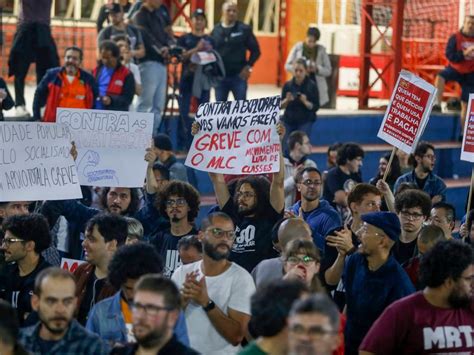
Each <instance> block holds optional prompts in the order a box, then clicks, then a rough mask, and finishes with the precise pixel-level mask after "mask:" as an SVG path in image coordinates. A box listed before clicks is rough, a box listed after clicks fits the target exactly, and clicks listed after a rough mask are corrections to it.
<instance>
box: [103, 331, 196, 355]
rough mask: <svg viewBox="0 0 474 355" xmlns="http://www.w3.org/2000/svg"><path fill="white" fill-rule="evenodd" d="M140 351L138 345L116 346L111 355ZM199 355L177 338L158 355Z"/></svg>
mask: <svg viewBox="0 0 474 355" xmlns="http://www.w3.org/2000/svg"><path fill="white" fill-rule="evenodd" d="M137 350H138V344H137V343H132V344H126V345H123V346H116V347H115V348H113V349H112V351H111V352H110V355H133V354H135V353H136V352H137ZM197 354H199V353H198V352H197V351H195V350H194V349H191V348H188V347H187V346H185V345H183V344H181V343H180V342H179V341H178V340H176V337H175V336H174V335H173V337H172V338H171V339H170V341H169V342H167V343H166V344H165V346H164V347H163V348H161V350H160V351H159V352H158V353H157V354H156V355H197Z"/></svg>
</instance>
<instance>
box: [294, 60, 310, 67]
mask: <svg viewBox="0 0 474 355" xmlns="http://www.w3.org/2000/svg"><path fill="white" fill-rule="evenodd" d="M293 65H302V66H303V68H305V69H308V64H306V60H305V59H304V58H298V59H296V60H295V61H294V62H293Z"/></svg>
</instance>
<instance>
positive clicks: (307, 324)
mask: <svg viewBox="0 0 474 355" xmlns="http://www.w3.org/2000/svg"><path fill="white" fill-rule="evenodd" d="M339 323H340V316H339V310H338V309H337V307H336V305H335V304H334V303H333V302H332V301H331V299H329V298H328V297H327V296H326V295H325V294H322V293H320V294H315V295H313V296H311V297H308V298H303V299H302V300H300V301H297V302H295V304H293V307H292V308H291V312H290V316H289V318H288V330H289V331H288V333H289V334H288V335H289V336H288V354H289V355H331V354H333V353H334V351H335V350H336V349H337V348H338V347H339V345H340V342H341V339H340V337H339V336H338V330H339Z"/></svg>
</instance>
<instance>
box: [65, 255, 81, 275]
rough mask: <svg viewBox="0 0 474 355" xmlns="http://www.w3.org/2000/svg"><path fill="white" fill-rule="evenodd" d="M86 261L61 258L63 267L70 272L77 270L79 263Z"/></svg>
mask: <svg viewBox="0 0 474 355" xmlns="http://www.w3.org/2000/svg"><path fill="white" fill-rule="evenodd" d="M84 263H85V261H84V260H76V259H69V258H61V269H64V270H68V271H69V272H74V271H76V269H77V267H78V266H79V265H81V264H84Z"/></svg>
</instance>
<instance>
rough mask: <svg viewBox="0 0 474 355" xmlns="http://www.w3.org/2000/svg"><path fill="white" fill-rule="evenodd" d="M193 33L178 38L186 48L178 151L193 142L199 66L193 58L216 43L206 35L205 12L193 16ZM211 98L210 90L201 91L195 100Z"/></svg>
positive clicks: (196, 12) (180, 99)
mask: <svg viewBox="0 0 474 355" xmlns="http://www.w3.org/2000/svg"><path fill="white" fill-rule="evenodd" d="M191 21H192V32H190V33H186V34H185V35H183V36H181V37H180V38H178V47H181V48H184V50H185V52H184V53H183V54H182V56H181V59H182V61H183V68H182V72H181V80H180V83H179V93H180V95H179V113H180V116H181V117H180V120H179V121H178V149H179V150H188V149H189V147H190V145H191V142H192V135H191V124H192V120H191V119H190V117H189V111H190V107H191V98H192V97H193V82H194V74H195V72H196V69H197V66H198V65H197V64H194V63H192V62H191V57H192V56H193V55H194V54H197V53H198V52H209V51H210V50H211V49H212V47H213V43H214V41H213V40H212V38H211V37H210V36H209V35H207V34H205V30H206V25H207V18H206V14H205V13H204V10H202V9H197V10H196V11H194V12H193V14H192V16H191ZM209 97H210V90H205V89H203V90H201V96H199V97H196V96H194V98H195V99H196V100H197V104H198V105H199V104H201V103H203V102H208V101H209Z"/></svg>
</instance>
